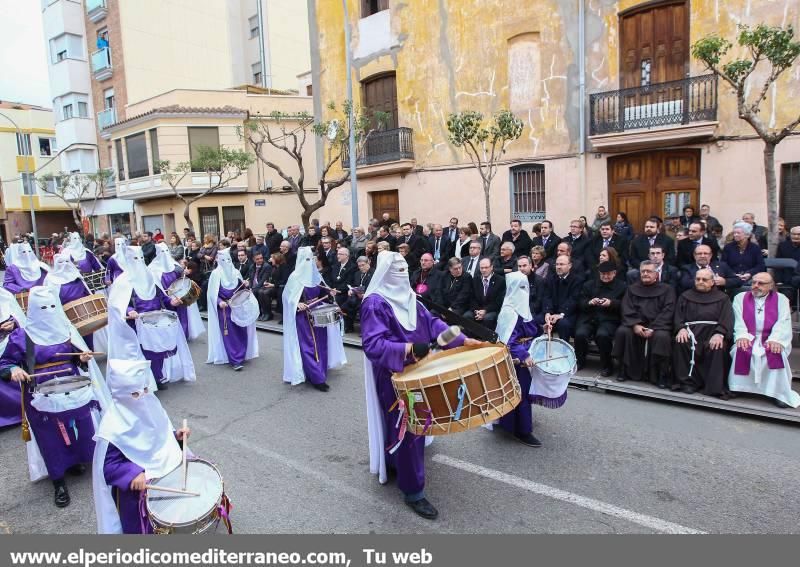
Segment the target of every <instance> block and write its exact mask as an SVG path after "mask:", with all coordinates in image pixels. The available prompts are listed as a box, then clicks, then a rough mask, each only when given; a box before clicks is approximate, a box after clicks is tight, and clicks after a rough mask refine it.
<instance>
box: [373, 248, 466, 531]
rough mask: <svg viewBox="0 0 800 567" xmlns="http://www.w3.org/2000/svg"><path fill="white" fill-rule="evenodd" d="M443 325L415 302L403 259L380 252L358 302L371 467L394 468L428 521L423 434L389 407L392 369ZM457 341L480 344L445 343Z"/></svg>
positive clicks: (382, 474)
mask: <svg viewBox="0 0 800 567" xmlns="http://www.w3.org/2000/svg"><path fill="white" fill-rule="evenodd" d="M447 329H448V326H447V324H446V323H444V322H443V321H441V320H440V319H437V318H436V317H434V316H433V315H432V314H431V313H430V312H429V311H428V310H427V309H425V307H424V306H423V305H422V304H420V303H418V302H417V299H416V296H415V295H414V292H413V291H412V290H411V285H410V283H409V279H408V264H407V263H406V261H405V259H404V258H403V257H402V256H401V255H400V254H398V253H396V252H389V251H383V252H380V253H379V254H378V260H377V264H376V269H375V274H374V275H373V277H372V280H371V281H370V284H369V287H368V288H367V291H366V293H365V294H364V302H363V303H362V305H361V340H362V345H363V350H364V356H365V360H364V384H365V388H366V393H367V424H368V428H369V445H370V472H372V473H373V474H378V480H379V482H380V483H381V484H385V483H386V481H387V474H386V470H387V468H390V469H394V470H396V471H397V486H398V488H399V489H400V490H401V491H402V492H403V494H404V496H405V501H406V503H407V504H408V505H409V506H410V507H411V508H412V509H413V510H414V512H415V513H417V514H418V515H420V516H422V517H423V518H426V519H431V520H432V519H434V518H436V517H437V516H438V512H437V510H436V508H434V507H433V505H432V504H431V503H430V502H428V500H427V498H426V497H425V459H424V448H425V439H424V438H422V437H419V436H417V435H413V434H411V433H409V432H407V431H404V430H403V429H402V427H401V426H400V425H398V416H399V409H397V408H395V409H392V406H393V405H394V404H395V401H396V395H395V391H394V388H393V387H392V373H393V372H401V371H402V370H403V368H405V367H406V366H408V365H409V364H413V363H414V362H416V361H417V360H418V359H420V358H422V357H423V356H425V355H426V354H427V352H428V350H429V348H430V344H431V342H433V341H435V340H436V339H437V337H438V336H439V335H440V334H441V333H442V332H444V331H445V330H447ZM461 344H466V345H477V344H481V343H480V342H479V341H476V340H474V339H467V338H465V337H464V336H463V335H459V336H458V337H457V338H456V339H455V340H454V341H452V342H451V343H450V344H449V345H448V347H456V346H460V345H461ZM401 432H404V433H405V435H402V436H401Z"/></svg>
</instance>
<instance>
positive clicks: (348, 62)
mask: <svg viewBox="0 0 800 567" xmlns="http://www.w3.org/2000/svg"><path fill="white" fill-rule="evenodd" d="M342 6H343V7H344V54H345V55H344V56H345V68H346V69H347V71H346V72H347V83H346V84H347V98H348V100H349V101H350V116H349V122H350V123H349V124H348V127H349V128H350V139H349V140H348V146H349V150H350V211H351V215H352V218H353V228H355V227H357V226H358V225H359V222H358V180H357V179H356V177H357V175H356V173H357V172H356V163H357V161H358V156H356V132H355V125H356V124H355V123H356V119H355V114H356V103H355V101H354V100H353V71H352V67H353V63H352V60H353V55H352V54H351V53H350V14H349V13H348V10H347V0H342Z"/></svg>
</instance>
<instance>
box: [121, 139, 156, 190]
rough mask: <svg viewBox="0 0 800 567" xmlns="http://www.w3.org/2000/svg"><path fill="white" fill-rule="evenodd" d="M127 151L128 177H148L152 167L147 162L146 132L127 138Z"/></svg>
mask: <svg viewBox="0 0 800 567" xmlns="http://www.w3.org/2000/svg"><path fill="white" fill-rule="evenodd" d="M125 153H126V155H127V157H128V179H136V178H137V177H147V176H148V175H150V168H149V167H148V164H147V141H146V140H145V135H144V132H140V133H139V134H135V135H133V136H128V137H126V138H125Z"/></svg>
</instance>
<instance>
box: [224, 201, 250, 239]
mask: <svg viewBox="0 0 800 567" xmlns="http://www.w3.org/2000/svg"><path fill="white" fill-rule="evenodd" d="M222 227H223V229H224V234H228V233H229V232H231V231H233V232H235V233H237V234H238V235H240V236H241V235H242V234H244V228H245V225H244V207H222Z"/></svg>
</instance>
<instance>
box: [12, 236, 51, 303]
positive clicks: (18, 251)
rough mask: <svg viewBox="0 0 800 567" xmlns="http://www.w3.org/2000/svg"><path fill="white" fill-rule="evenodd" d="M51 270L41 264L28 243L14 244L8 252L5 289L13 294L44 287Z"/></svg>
mask: <svg viewBox="0 0 800 567" xmlns="http://www.w3.org/2000/svg"><path fill="white" fill-rule="evenodd" d="M48 270H49V268H48V267H47V266H46V265H45V264H43V263H42V262H40V261H39V260H38V259H37V258H36V255H35V254H34V253H33V249H32V248H31V245H30V244H28V243H27V242H23V243H21V244H12V245H11V246H9V247H8V251H7V252H6V273H5V276H4V278H3V287H4V288H5V289H6V290H7V291H10V292H11V293H21V292H23V291H28V290H29V289H31V288H32V287H33V286H35V285H42V282H44V278H45V276H46V275H47V271H48Z"/></svg>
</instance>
